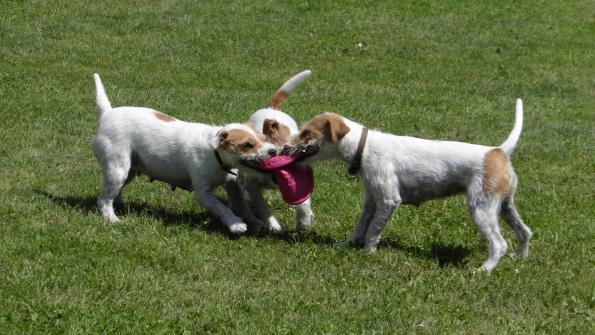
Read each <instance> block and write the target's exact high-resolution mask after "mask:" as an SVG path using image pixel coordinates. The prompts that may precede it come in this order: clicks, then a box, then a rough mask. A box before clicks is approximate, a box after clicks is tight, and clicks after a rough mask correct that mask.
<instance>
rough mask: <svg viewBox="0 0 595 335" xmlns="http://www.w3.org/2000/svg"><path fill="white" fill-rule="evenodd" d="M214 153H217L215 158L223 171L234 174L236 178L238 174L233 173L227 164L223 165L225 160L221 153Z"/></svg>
mask: <svg viewBox="0 0 595 335" xmlns="http://www.w3.org/2000/svg"><path fill="white" fill-rule="evenodd" d="M213 152H214V153H215V158H217V162H219V165H220V166H221V169H223V171H225V172H227V173H229V174H232V175H234V176H237V175H238V174H237V173H235V172H233V171H231V169H230V168H228V167H227V166H226V165H225V164H223V160H222V159H221V156H220V155H219V151H217V150H213Z"/></svg>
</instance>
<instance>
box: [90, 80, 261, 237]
mask: <svg viewBox="0 0 595 335" xmlns="http://www.w3.org/2000/svg"><path fill="white" fill-rule="evenodd" d="M94 78H95V84H96V87H97V105H98V107H99V110H100V116H99V127H98V129H97V132H96V133H95V137H94V139H93V144H92V147H93V152H94V153H95V156H96V157H97V160H98V161H99V164H100V165H101V167H102V169H103V184H104V189H103V193H102V194H101V196H100V197H99V198H98V199H97V205H98V206H99V208H100V210H101V212H102V214H103V216H105V217H106V218H107V219H109V220H110V221H111V222H117V221H118V220H119V219H118V217H117V216H116V214H115V213H114V208H113V205H114V201H115V202H121V190H122V187H123V186H124V184H126V183H128V182H130V181H131V180H132V179H133V178H134V176H135V175H136V173H143V174H146V175H148V176H149V177H150V178H152V179H158V180H161V181H164V182H166V183H169V184H171V185H172V187H179V188H183V189H187V190H191V191H194V194H195V197H196V200H197V201H198V202H199V203H200V204H201V205H202V206H204V207H205V208H207V209H208V210H209V211H211V212H212V213H213V214H214V215H215V216H216V217H217V218H219V219H220V220H221V221H223V223H224V224H225V225H226V226H227V228H228V229H229V231H230V232H231V233H233V234H240V233H243V232H245V231H246V229H247V226H246V223H244V221H243V220H242V219H241V218H240V217H238V216H236V215H235V214H234V213H233V212H232V211H231V210H230V209H229V208H228V207H227V206H225V205H224V204H223V203H221V201H219V200H218V199H217V198H216V197H215V196H214V194H213V188H215V187H217V186H220V185H224V187H225V189H226V191H227V192H228V195H229V198H230V202H231V205H232V207H234V208H235V209H237V211H239V212H240V213H241V215H242V216H243V217H245V218H246V220H248V221H255V222H256V221H257V220H256V218H254V217H253V215H251V213H250V211H249V210H248V208H247V206H246V204H245V203H244V202H243V197H242V194H241V190H240V188H239V186H238V184H237V182H236V177H235V176H233V175H231V174H229V173H227V172H226V171H224V170H223V169H222V167H221V166H220V164H219V163H218V161H217V160H216V157H215V154H214V150H215V148H216V147H217V144H218V143H217V138H218V137H217V133H218V132H219V131H220V130H222V129H242V130H245V131H249V132H252V133H253V130H252V129H251V128H249V127H246V126H244V125H238V124H232V125H227V126H225V127H218V126H209V125H205V124H200V123H189V122H184V121H180V120H174V121H171V122H165V121H163V120H160V119H158V118H157V117H156V116H155V112H156V111H154V110H152V109H149V108H142V107H118V108H111V104H110V103H109V100H108V98H107V96H106V95H105V90H104V88H103V85H102V83H101V80H100V78H99V76H98V75H97V74H95V75H94ZM270 148H272V145H270V144H266V145H263V147H262V149H261V150H268V149H270ZM220 154H221V157H222V159H223V161H224V163H225V164H226V165H228V166H229V167H237V158H236V157H235V156H234V155H233V154H230V153H227V152H224V151H221V152H220Z"/></svg>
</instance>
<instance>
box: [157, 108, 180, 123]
mask: <svg viewBox="0 0 595 335" xmlns="http://www.w3.org/2000/svg"><path fill="white" fill-rule="evenodd" d="M153 114H155V117H157V118H158V119H159V120H161V121H163V122H172V121H176V119H174V118H173V117H171V116H169V115H167V114H163V113H161V112H158V111H154V112H153Z"/></svg>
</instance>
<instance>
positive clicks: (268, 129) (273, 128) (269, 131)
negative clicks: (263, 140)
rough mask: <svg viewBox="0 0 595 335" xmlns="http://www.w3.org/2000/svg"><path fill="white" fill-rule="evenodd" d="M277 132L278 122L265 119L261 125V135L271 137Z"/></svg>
mask: <svg viewBox="0 0 595 335" xmlns="http://www.w3.org/2000/svg"><path fill="white" fill-rule="evenodd" d="M278 130H279V122H277V121H276V120H271V119H266V120H264V123H263V124H262V133H263V134H264V135H265V136H271V135H273V134H274V133H275V132H277V131H278Z"/></svg>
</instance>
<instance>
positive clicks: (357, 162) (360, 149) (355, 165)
mask: <svg viewBox="0 0 595 335" xmlns="http://www.w3.org/2000/svg"><path fill="white" fill-rule="evenodd" d="M367 139H368V128H365V127H364V129H362V134H361V136H360V138H359V143H358V144H357V150H356V151H355V156H353V160H352V161H351V165H349V169H347V172H349V174H352V175H355V174H357V171H359V168H360V166H361V165H362V155H363V154H364V147H365V146H366V140H367Z"/></svg>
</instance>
